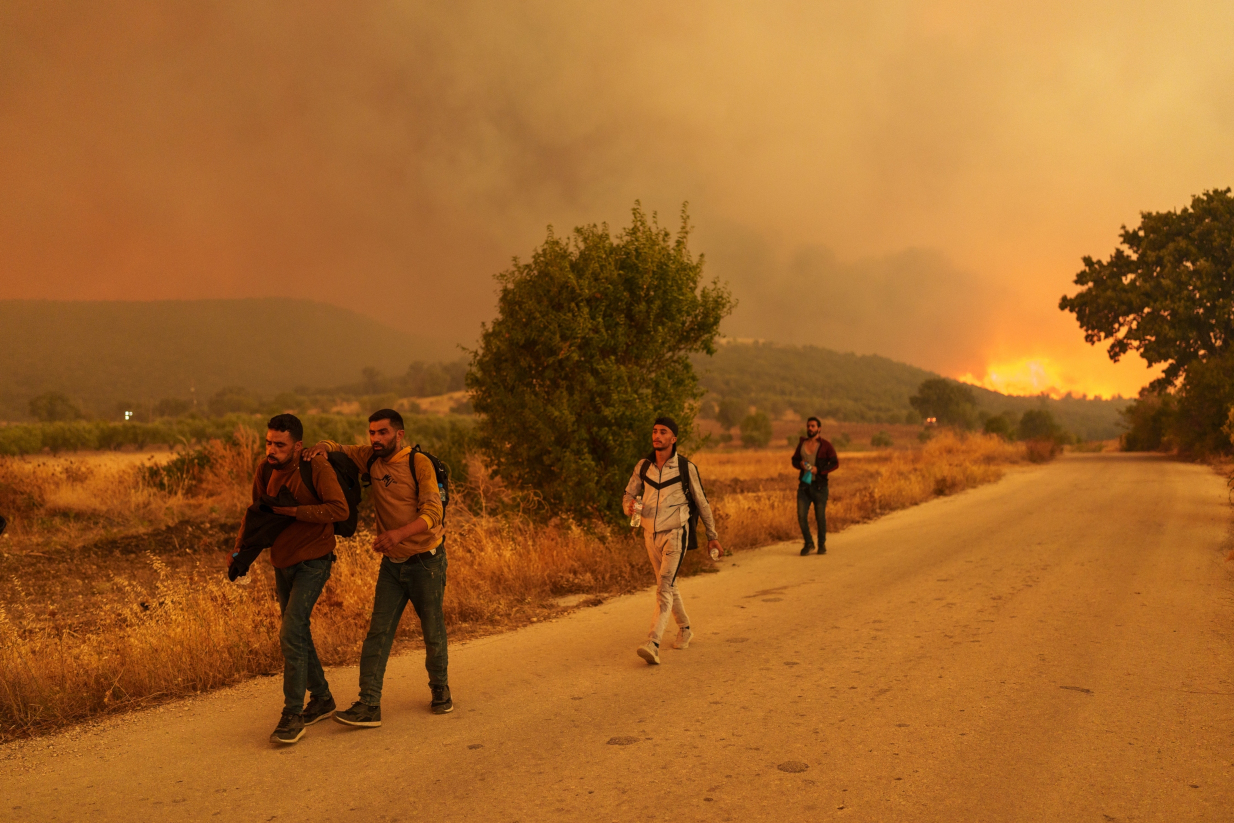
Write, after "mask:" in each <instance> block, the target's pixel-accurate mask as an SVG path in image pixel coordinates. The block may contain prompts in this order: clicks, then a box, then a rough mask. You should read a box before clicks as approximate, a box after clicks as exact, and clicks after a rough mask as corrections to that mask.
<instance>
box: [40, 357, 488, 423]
mask: <svg viewBox="0 0 1234 823" xmlns="http://www.w3.org/2000/svg"><path fill="white" fill-rule="evenodd" d="M466 373H467V361H466V360H457V361H453V362H449V363H423V362H415V363H412V364H411V365H410V366H408V367H407V371H406V372H404V373H403V374H401V375H396V376H389V377H388V376H386V375H383V374H382V373H381V372H380V371H379V370H378V369H376V368H373V367H371V366H370V367H367V368H365V369H363V370H361V373H360V379H359V380H357V381H356V382H354V383H346V384H343V385H341V386H334V387H329V388H311V387H308V386H297V387H296V388H294V389H292V390H290V391H283V392H279V393H277V394H275V395H273V396H269V395H267V396H263V395H261V394H259V393H257V392H254V391H252V390H250V389H247V388H244V387H243V386H224V387H223V388H221V389H219V390H217V391H216V392H214V393H213V394H212V395H210V396H209V397H206V398H202V399H201V400H200V401H198V400H196V399H189V398H185V397H164V398H161V399H159V400H152V401H135V400H121V401H119V402H117V403H116V404H115V406H114V408H112V409H111V410H109V411H107V412H104V413H102V414H93V415H92V414H90V413H88V412H87V411H85V410H83V409H82V408H81V407H80V406H79V405H78V403H77V402H76V401H75V400H74V399H73V398H71V397H69V396H68V395H66V394H64V393H62V392H45V393H43V394H40V395H38V396H36V397H34V398H32V399H31V400H30V401H29V402H28V404H27V407H28V411H29V414H30V416H31V417H33V418H35V419H37V420H39V421H42V422H44V423H52V422H72V421H81V420H88V419H91V418H93V419H100V420H112V421H117V422H130V423H131V422H137V423H152V422H153V421H156V420H164V419H167V418H182V417H200V418H205V417H223V416H226V415H229V414H270V415H273V414H278V413H279V412H285V411H289V412H293V413H296V414H307V413H310V412H316V413H322V412H327V411H329V410H330V409H331V408H333V407H335V406H337V405H339V404H340V403H347V402H357V403H359V404H360V407H361V408H362V409H369V410H371V409H379V408H393V407H395V406H396V405H397V406H398V407H399V409H400V411H407V412H408V413H411V414H418V413H419V407H418V406H417V404H416V403H415V402H414V401H412V402H402V403H400V402H399V401H400V400H403V401H405V400H406V398H416V397H434V396H437V395H442V394H448V393H450V392H456V391H461V390H462V389H463V378H464V375H466ZM454 411H457V412H460V413H466V412H469V411H470V408H469V407H468V406H467V405H466V402H465V401H464V402H462V403H460V404H458V407H457V408H456V409H454Z"/></svg>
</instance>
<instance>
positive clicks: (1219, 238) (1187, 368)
mask: <svg viewBox="0 0 1234 823" xmlns="http://www.w3.org/2000/svg"><path fill="white" fill-rule="evenodd" d="M1083 262H1084V270H1083V271H1081V272H1080V273H1079V274H1077V275H1076V277H1075V283H1076V285H1077V286H1080V287H1081V288H1080V291H1079V292H1078V293H1076V294H1075V295H1074V296H1071V297H1066V296H1064V297H1063V298H1062V299H1061V300H1060V301H1059V304H1058V305H1059V308H1060V309H1062V310H1064V311H1070V312H1072V313H1074V314H1075V316H1076V321H1077V322H1078V323H1079V324H1080V328H1082V329H1083V330H1084V339H1085V340H1087V341H1088V342H1089V343H1092V344H1096V343H1100V342H1103V341H1107V340H1108V341H1110V343H1109V347H1108V348H1107V352H1108V354H1109V356H1110V359H1111V360H1113V361H1115V362H1117V361H1118V360H1119V359H1120V358H1121V357H1122V356H1123V355H1124V354H1126V353H1128V352H1136V353H1138V354H1139V355H1140V356H1141V357H1142V358H1144V360H1145V362H1146V363H1148V365H1150V366H1156V365H1163V366H1164V368H1163V371H1162V375H1161V377H1159V378H1157V379H1156V380H1154V381H1153V382H1152V383H1150V384H1149V385H1148V391H1147V392H1142V393H1141V396H1140V398H1139V399H1138V400H1136V401H1135V403H1134V404H1133V405H1139V404H1145V408H1144V409H1143V410H1142V413H1141V412H1140V411H1136V410H1135V409H1132V410H1130V413H1129V414H1128V415H1127V416H1126V417H1127V420H1128V422H1129V423H1130V424H1131V425H1132V427H1133V428H1132V430H1131V431H1130V432H1128V435H1129V436H1128V437H1126V438H1124V445H1125V446H1126V445H1127V444H1129V443H1134V444H1136V445H1139V446H1143V445H1144V444H1149V443H1156V444H1161V443H1163V442H1171V441H1173V442H1177V443H1178V444H1179V445H1181V446H1183V447H1184V448H1186V449H1189V450H1196V451H1216V450H1221V451H1225V450H1228V449H1229V447H1230V444H1229V441H1228V439H1226V438H1225V437H1223V436H1222V434H1221V425H1222V423H1223V422H1224V420H1225V417H1226V414H1228V410H1229V407H1230V404H1231V403H1232V402H1234V392H1232V391H1231V388H1232V387H1231V380H1230V379H1229V378H1228V377H1227V376H1226V375H1227V374H1228V369H1229V368H1230V367H1231V366H1234V361H1232V359H1231V346H1230V344H1231V340H1234V197H1232V196H1231V194H1230V189H1213V190H1212V191H1206V192H1204V193H1203V194H1202V195H1198V196H1196V197H1193V198H1192V199H1191V206H1190V207H1184V208H1181V209H1179V210H1178V211H1166V212H1141V213H1140V225H1139V226H1138V227H1136V228H1135V229H1128V228H1127V227H1126V226H1123V227H1122V231H1121V233H1120V247H1119V248H1117V249H1115V250H1114V252H1113V254H1111V255H1110V257H1109V259H1108V260H1094V259H1093V258H1091V257H1084V258H1083ZM1222 364H1224V365H1222ZM1180 380H1181V385H1179V384H1180ZM1176 387H1177V395H1178V398H1177V399H1178V402H1177V404H1175V403H1174V401H1173V400H1172V399H1171V400H1168V401H1167V400H1165V399H1163V397H1162V395H1164V394H1165V393H1166V392H1171V391H1173V390H1175V388H1176ZM1165 410H1171V413H1169V414H1166V413H1165ZM1184 410H1185V411H1184ZM1174 412H1177V413H1174ZM1136 425H1143V426H1144V427H1146V428H1144V430H1142V431H1140V430H1136V429H1135V428H1134V426H1136ZM1163 426H1164V427H1165V430H1164V431H1162V430H1160V429H1161V428H1162V427H1163Z"/></svg>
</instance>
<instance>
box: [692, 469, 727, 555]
mask: <svg viewBox="0 0 1234 823" xmlns="http://www.w3.org/2000/svg"><path fill="white" fill-rule="evenodd" d="M690 494H691V495H693V496H694V505H695V506H697V507H698V517H699V519H700V520H702V521H703V528H704V529H706V530H707V539H708V540H719V539H720V534H719V532H717V531H716V518H715V515H713V514H712V513H711V503H710V502H708V500H707V493H706V492H704V491H703V478H702V477H701V476H700V475H699V473H698V466H696V465H694V461H693V460H691V461H690Z"/></svg>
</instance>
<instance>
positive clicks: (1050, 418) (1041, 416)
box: [1018, 409, 1063, 440]
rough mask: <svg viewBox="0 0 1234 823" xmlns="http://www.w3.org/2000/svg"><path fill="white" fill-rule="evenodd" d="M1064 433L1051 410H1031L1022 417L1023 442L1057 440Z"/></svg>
mask: <svg viewBox="0 0 1234 823" xmlns="http://www.w3.org/2000/svg"><path fill="white" fill-rule="evenodd" d="M1062 433H1063V430H1062V429H1061V428H1060V427H1059V425H1058V423H1057V422H1056V421H1055V420H1054V415H1052V414H1050V411H1049V409H1029V410H1028V411H1026V412H1024V414H1022V415H1020V425H1019V431H1018V434H1019V436H1020V439H1021V440H1057V439H1058V438H1059V437H1060V436H1062Z"/></svg>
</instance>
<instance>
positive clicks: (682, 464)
mask: <svg viewBox="0 0 1234 823" xmlns="http://www.w3.org/2000/svg"><path fill="white" fill-rule="evenodd" d="M677 472H678V474H679V475H680V476H681V490H682V491H683V492H685V493H686V505H687V506H689V507H690V514H694V513H695V512H697V511H698V506H697V505H696V504H695V502H694V481H693V480H691V479H690V461H689V460H686V457H685V455H684V454H679V455H677Z"/></svg>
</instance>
